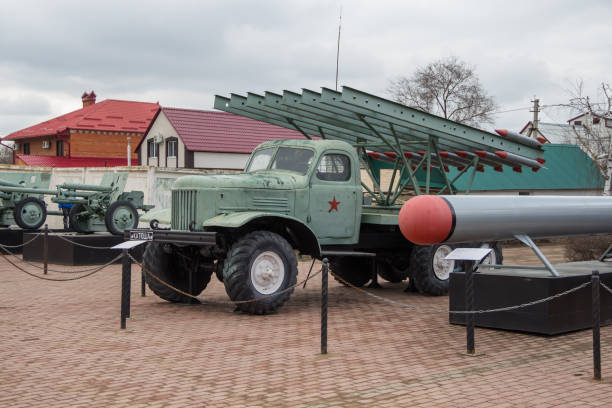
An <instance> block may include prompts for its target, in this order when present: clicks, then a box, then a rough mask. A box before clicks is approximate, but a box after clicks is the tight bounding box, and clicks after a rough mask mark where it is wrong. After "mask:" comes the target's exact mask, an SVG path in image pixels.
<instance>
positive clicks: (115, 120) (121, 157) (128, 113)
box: [2, 91, 159, 167]
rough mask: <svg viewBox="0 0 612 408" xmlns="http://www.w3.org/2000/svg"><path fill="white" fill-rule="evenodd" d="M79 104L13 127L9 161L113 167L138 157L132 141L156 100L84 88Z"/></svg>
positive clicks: (142, 130) (143, 127)
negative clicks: (100, 96) (99, 94)
mask: <svg viewBox="0 0 612 408" xmlns="http://www.w3.org/2000/svg"><path fill="white" fill-rule="evenodd" d="M81 99H82V102H83V108H81V109H78V110H76V111H74V112H70V113H67V114H65V115H62V116H58V117H56V118H53V119H50V120H48V121H45V122H42V123H39V124H37V125H34V126H30V127H28V128H25V129H22V130H19V131H17V132H13V133H11V134H9V135H8V136H5V137H4V138H2V141H13V142H14V143H15V152H14V153H15V154H14V160H13V161H14V164H18V165H25V166H48V167H85V166H86V167H106V166H108V167H112V166H125V165H127V149H128V142H129V143H130V150H131V152H132V154H131V162H132V164H136V163H137V162H138V156H137V150H136V148H137V146H138V145H139V143H140V141H141V139H142V138H143V137H144V134H145V132H146V130H147V128H148V127H149V125H150V123H151V121H152V119H153V117H154V116H155V115H156V113H157V111H158V110H159V104H157V103H147V102H133V101H122V100H115V99H106V100H104V101H101V102H98V103H96V94H95V93H94V92H93V91H91V92H90V93H87V92H85V93H83V95H82V97H81Z"/></svg>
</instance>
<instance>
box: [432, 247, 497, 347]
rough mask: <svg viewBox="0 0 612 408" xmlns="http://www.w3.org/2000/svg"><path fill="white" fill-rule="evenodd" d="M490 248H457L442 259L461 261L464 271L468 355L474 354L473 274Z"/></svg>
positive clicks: (489, 251)
mask: <svg viewBox="0 0 612 408" xmlns="http://www.w3.org/2000/svg"><path fill="white" fill-rule="evenodd" d="M492 250H493V249H492V248H457V249H455V250H453V252H451V253H450V254H448V255H447V256H446V257H445V258H444V259H447V260H449V261H461V262H462V263H463V265H464V270H465V311H466V312H467V313H466V316H465V327H466V340H467V341H466V343H467V346H466V349H467V353H468V354H469V355H474V354H476V346H475V344H474V343H475V341H474V320H475V319H474V313H471V312H472V311H473V310H474V277H473V273H474V270H475V269H476V267H477V266H478V264H480V263H481V262H482V261H483V259H485V258H486V257H487V256H488V255H489V254H490V253H491V251H492Z"/></svg>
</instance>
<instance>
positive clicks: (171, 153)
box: [166, 139, 178, 157]
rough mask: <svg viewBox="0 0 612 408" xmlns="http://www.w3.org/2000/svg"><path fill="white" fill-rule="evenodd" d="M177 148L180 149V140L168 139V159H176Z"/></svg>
mask: <svg viewBox="0 0 612 408" xmlns="http://www.w3.org/2000/svg"><path fill="white" fill-rule="evenodd" d="M177 148H178V140H176V139H168V140H167V141H166V157H176V151H177Z"/></svg>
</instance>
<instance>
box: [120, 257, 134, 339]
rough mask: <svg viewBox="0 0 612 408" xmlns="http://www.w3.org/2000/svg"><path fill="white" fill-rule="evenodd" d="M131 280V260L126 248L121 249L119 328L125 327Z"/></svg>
mask: <svg viewBox="0 0 612 408" xmlns="http://www.w3.org/2000/svg"><path fill="white" fill-rule="evenodd" d="M131 281H132V261H131V260H130V257H129V256H128V250H127V249H124V250H123V260H122V269H121V328H122V329H125V320H126V319H127V318H128V317H129V316H130V290H131Z"/></svg>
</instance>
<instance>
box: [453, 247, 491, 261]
mask: <svg viewBox="0 0 612 408" xmlns="http://www.w3.org/2000/svg"><path fill="white" fill-rule="evenodd" d="M492 250H493V249H491V248H457V249H454V250H453V252H451V253H450V254H448V255H446V257H445V258H444V259H448V260H449V261H478V262H480V261H482V260H483V259H484V258H485V257H486V256H487V255H489V253H490V252H491V251H492Z"/></svg>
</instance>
